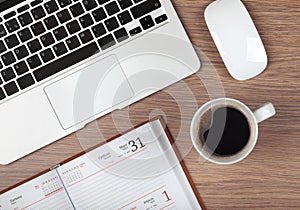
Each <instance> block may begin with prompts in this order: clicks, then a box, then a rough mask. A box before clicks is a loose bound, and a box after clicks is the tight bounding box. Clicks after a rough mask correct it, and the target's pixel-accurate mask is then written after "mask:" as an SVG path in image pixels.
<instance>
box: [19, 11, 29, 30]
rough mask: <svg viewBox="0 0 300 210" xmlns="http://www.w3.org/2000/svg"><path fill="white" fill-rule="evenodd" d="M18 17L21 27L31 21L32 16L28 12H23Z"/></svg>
mask: <svg viewBox="0 0 300 210" xmlns="http://www.w3.org/2000/svg"><path fill="white" fill-rule="evenodd" d="M18 19H19V21H20V23H21V26H23V27H24V26H27V25H28V24H30V23H32V18H31V15H30V13H29V12H25V13H24V14H22V15H20V16H19V17H18Z"/></svg>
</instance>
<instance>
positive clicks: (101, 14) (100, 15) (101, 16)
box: [92, 7, 107, 22]
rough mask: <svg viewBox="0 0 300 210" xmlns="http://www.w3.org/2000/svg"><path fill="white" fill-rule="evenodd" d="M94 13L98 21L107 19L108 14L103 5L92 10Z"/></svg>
mask: <svg viewBox="0 0 300 210" xmlns="http://www.w3.org/2000/svg"><path fill="white" fill-rule="evenodd" d="M92 15H93V16H94V18H95V20H96V21H97V22H99V21H101V20H103V19H105V18H106V17H107V16H106V14H105V11H104V9H103V8H102V7H100V8H99V9H96V10H94V11H93V12H92Z"/></svg>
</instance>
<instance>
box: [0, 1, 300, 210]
mask: <svg viewBox="0 0 300 210" xmlns="http://www.w3.org/2000/svg"><path fill="white" fill-rule="evenodd" d="M211 2H212V1H208V0H201V1H200V0H173V3H174V6H175V8H176V10H177V12H178V14H179V16H180V17H181V20H182V22H183V24H184V26H185V28H186V30H187V32H188V34H189V36H190V38H191V40H192V42H193V44H194V46H195V48H196V49H197V51H198V53H199V56H200V57H201V60H202V64H203V65H202V69H201V71H199V72H198V73H197V74H195V75H192V76H190V77H188V78H186V79H185V80H183V81H181V82H179V83H177V84H174V85H172V86H170V87H168V88H166V89H164V90H162V91H160V92H158V93H156V94H154V95H152V96H150V97H148V98H146V99H144V100H142V101H140V102H138V103H135V104H133V105H131V106H130V107H129V108H126V109H124V110H118V111H116V112H114V113H112V114H109V115H107V116H104V117H102V118H101V119H99V120H97V122H95V123H92V124H90V125H88V126H87V127H86V128H85V129H83V130H81V131H79V132H76V133H74V134H72V135H70V136H67V137H65V138H64V139H62V140H60V141H57V142H55V143H53V144H51V145H49V146H47V147H45V148H43V149H41V150H39V151H37V152H35V153H33V154H31V155H28V156H27V157H25V158H22V159H21V160H18V161H16V162H14V163H12V164H10V165H8V166H0V190H2V189H5V188H7V187H9V186H11V185H13V184H15V183H17V182H20V181H22V180H24V179H26V178H29V177H31V176H33V175H35V174H36V173H38V172H40V171H42V170H44V169H46V168H49V167H51V166H53V165H55V164H56V163H58V162H61V161H62V160H64V159H66V158H68V157H70V156H72V155H74V154H76V153H78V152H80V151H82V150H83V149H85V148H87V147H89V146H91V145H93V144H94V143H95V141H96V140H98V139H99V134H101V135H102V136H103V138H109V137H111V136H114V135H116V134H118V131H120V129H121V130H122V129H123V128H122V126H123V127H124V129H125V128H126V125H128V123H127V121H128V119H129V120H130V123H131V124H132V125H135V124H139V123H141V122H143V121H145V120H147V119H149V118H151V117H152V116H156V115H159V114H162V115H163V116H165V119H166V121H167V124H168V127H169V129H170V131H171V133H172V135H173V137H174V138H175V139H176V141H177V142H178V144H179V150H180V152H181V154H182V156H183V158H184V161H185V163H186V165H187V168H188V170H189V172H190V174H191V176H192V179H193V181H194V183H195V185H196V187H197V189H198V191H199V194H200V196H201V198H202V200H203V202H204V204H205V206H206V208H207V209H230V210H232V209H250V208H251V209H299V208H300V151H299V148H300V139H299V136H300V122H299V119H300V106H299V103H300V84H299V83H300V73H299V70H300V69H299V67H300V35H299V33H300V6H299V1H298V0H260V1H258V0H244V1H243V2H244V4H245V5H246V7H247V8H248V10H249V12H250V14H251V16H252V18H253V19H254V22H255V23H256V26H257V29H258V31H259V33H260V35H261V37H262V39H263V42H264V44H265V47H266V50H267V53H268V58H269V65H268V67H267V69H266V71H265V72H264V73H263V74H261V75H260V76H258V77H256V78H254V79H251V80H248V81H243V82H239V81H236V80H234V79H233V78H231V77H230V76H229V74H228V72H227V71H226V69H225V67H224V64H223V62H222V60H221V58H220V56H219V54H218V52H217V49H216V47H215V45H214V43H213V41H212V38H211V36H210V34H209V32H208V29H207V27H206V24H205V21H204V17H203V13H204V10H205V8H206V6H207V5H208V4H209V3H211ZM220 84H221V87H222V88H223V89H220V90H219V89H218V88H220V87H219V86H220ZM218 85H219V86H218ZM222 90H224V92H222ZM224 95H225V96H226V97H231V98H236V99H238V100H241V101H242V102H244V103H245V104H247V105H248V106H249V107H251V108H255V107H257V106H259V105H261V104H263V103H265V102H272V103H273V104H274V105H275V107H276V109H277V115H276V116H275V117H273V118H272V119H270V120H268V121H266V122H263V123H261V124H260V125H259V138H258V142H257V145H256V147H255V149H254V151H253V152H252V153H251V154H250V155H249V156H248V157H247V158H246V159H244V160H243V161H241V162H239V163H237V164H234V165H230V166H220V165H216V164H213V163H209V162H206V161H204V160H203V159H202V158H200V157H199V155H198V153H197V152H196V151H195V149H194V148H193V147H192V145H191V141H190V137H189V123H190V120H191V119H192V116H193V113H194V112H195V111H196V110H197V107H200V106H201V105H202V104H204V103H205V102H206V101H208V100H209V99H211V98H214V97H221V96H224ZM128 116H129V118H128ZM116 124H118V126H116Z"/></svg>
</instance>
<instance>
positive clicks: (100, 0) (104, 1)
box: [98, 0, 110, 4]
mask: <svg viewBox="0 0 300 210" xmlns="http://www.w3.org/2000/svg"><path fill="white" fill-rule="evenodd" d="M108 1H110V0H98V3H99V4H105V3H106V2H108Z"/></svg>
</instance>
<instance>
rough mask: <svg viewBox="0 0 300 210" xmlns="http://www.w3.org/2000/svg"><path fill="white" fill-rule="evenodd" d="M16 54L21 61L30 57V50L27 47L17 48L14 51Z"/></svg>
mask: <svg viewBox="0 0 300 210" xmlns="http://www.w3.org/2000/svg"><path fill="white" fill-rule="evenodd" d="M14 52H15V54H16V56H17V58H18V59H19V60H21V59H23V58H25V57H26V56H28V55H29V53H28V50H27V49H26V47H25V46H24V45H23V46H20V47H18V48H16V49H15V50H14Z"/></svg>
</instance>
